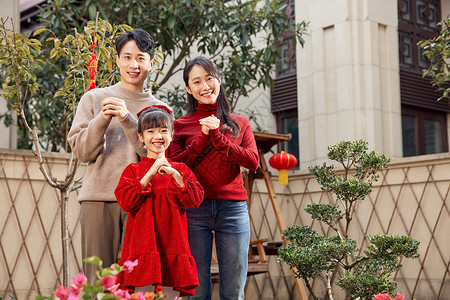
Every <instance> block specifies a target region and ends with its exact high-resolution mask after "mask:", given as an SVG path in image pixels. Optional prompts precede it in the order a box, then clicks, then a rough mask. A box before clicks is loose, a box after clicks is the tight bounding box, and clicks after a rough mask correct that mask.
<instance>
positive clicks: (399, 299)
mask: <svg viewBox="0 0 450 300" xmlns="http://www.w3.org/2000/svg"><path fill="white" fill-rule="evenodd" d="M395 300H405V296H403V295H402V294H400V293H397V295H395Z"/></svg>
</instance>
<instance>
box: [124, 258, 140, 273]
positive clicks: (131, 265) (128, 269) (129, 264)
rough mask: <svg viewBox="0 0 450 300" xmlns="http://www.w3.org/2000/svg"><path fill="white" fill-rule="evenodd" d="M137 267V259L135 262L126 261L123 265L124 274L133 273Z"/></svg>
mask: <svg viewBox="0 0 450 300" xmlns="http://www.w3.org/2000/svg"><path fill="white" fill-rule="evenodd" d="M137 265H138V260H137V259H136V260H135V261H131V260H127V261H126V262H124V263H123V266H124V267H125V272H127V273H131V271H133V269H134V267H136V266H137Z"/></svg>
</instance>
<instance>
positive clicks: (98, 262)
mask: <svg viewBox="0 0 450 300" xmlns="http://www.w3.org/2000/svg"><path fill="white" fill-rule="evenodd" d="M83 261H84V262H85V263H88V264H93V265H96V266H99V267H101V266H102V261H101V260H100V258H99V257H98V256H91V257H87V258H85V259H83Z"/></svg>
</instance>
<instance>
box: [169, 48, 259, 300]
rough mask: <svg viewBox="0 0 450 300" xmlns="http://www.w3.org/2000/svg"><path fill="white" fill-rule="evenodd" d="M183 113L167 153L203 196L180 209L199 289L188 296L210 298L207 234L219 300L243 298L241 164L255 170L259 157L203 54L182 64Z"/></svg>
mask: <svg viewBox="0 0 450 300" xmlns="http://www.w3.org/2000/svg"><path fill="white" fill-rule="evenodd" d="M183 78H184V82H185V85H186V90H187V93H188V94H187V99H188V115H187V116H184V117H181V118H179V119H178V120H176V121H175V122H174V126H175V135H174V140H173V143H172V145H171V147H170V148H169V157H171V158H172V159H173V160H174V161H183V162H184V163H186V164H187V165H188V166H189V167H190V168H191V169H192V170H193V172H194V174H195V175H196V176H197V178H198V180H199V182H200V183H201V184H202V186H203V188H204V190H205V199H204V200H203V202H202V204H201V205H200V206H199V207H198V208H196V209H188V210H187V211H186V214H187V218H188V228H189V230H188V232H189V245H190V247H191V251H192V255H193V256H194V258H195V263H196V265H197V269H198V277H199V283H200V285H199V287H198V288H197V289H196V290H195V296H194V297H191V298H190V299H211V273H210V266H211V253H212V242H213V232H214V235H215V243H216V251H217V259H218V264H219V294H220V299H232V300H237V299H244V286H245V282H246V277H247V266H248V247H249V242H250V222H249V216H248V210H247V202H246V200H247V191H246V190H245V188H244V185H243V180H242V176H241V166H243V167H245V168H248V169H251V170H256V168H257V167H258V165H259V157H258V152H257V148H256V142H255V137H254V136H253V131H252V128H251V126H250V123H249V121H248V120H247V119H246V118H245V117H243V116H240V115H235V114H232V113H231V112H230V104H229V101H228V99H227V96H226V95H225V91H224V89H223V86H222V83H221V80H220V74H219V70H218V69H217V67H216V65H215V64H214V63H213V62H212V61H210V60H209V59H207V58H205V57H201V56H200V57H197V58H194V59H192V60H191V61H189V62H188V64H187V65H186V67H185V68H184V72H183Z"/></svg>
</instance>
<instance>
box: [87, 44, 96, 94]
mask: <svg viewBox="0 0 450 300" xmlns="http://www.w3.org/2000/svg"><path fill="white" fill-rule="evenodd" d="M95 46H96V45H95V41H94V36H93V35H92V45H91V48H92V55H91V58H90V59H89V63H88V71H89V90H92V89H95V76H96V75H97V56H95V52H94V49H95Z"/></svg>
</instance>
